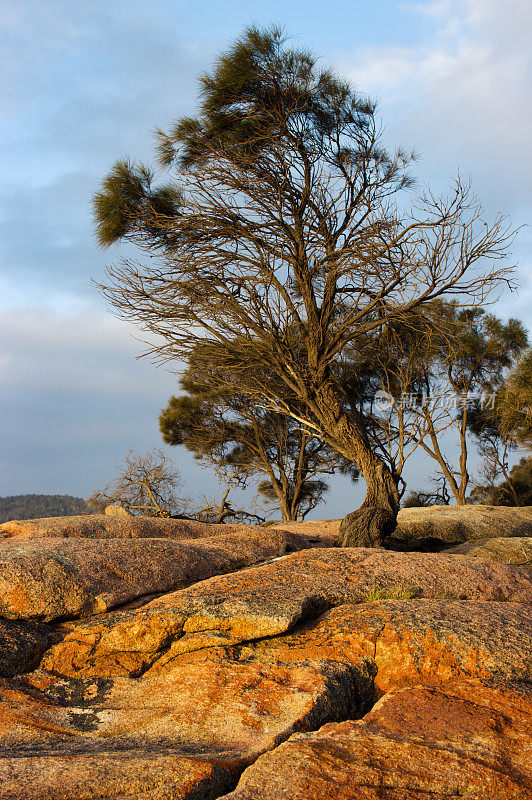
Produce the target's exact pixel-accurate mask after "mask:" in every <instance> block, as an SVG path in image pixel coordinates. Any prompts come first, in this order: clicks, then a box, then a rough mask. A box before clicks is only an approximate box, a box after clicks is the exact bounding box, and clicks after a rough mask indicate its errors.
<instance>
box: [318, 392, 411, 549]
mask: <svg viewBox="0 0 532 800" xmlns="http://www.w3.org/2000/svg"><path fill="white" fill-rule="evenodd" d="M313 405H314V406H315V410H316V412H317V414H316V415H317V417H318V419H319V420H320V423H321V424H322V426H323V431H324V433H326V435H327V438H328V441H329V442H330V444H331V445H333V446H334V447H335V448H336V449H337V450H338V452H340V453H342V455H344V456H345V457H346V458H348V459H350V460H351V461H353V462H354V463H355V464H356V465H357V466H358V468H359V469H360V471H361V473H362V475H363V476H364V478H365V480H366V486H367V491H366V497H365V499H364V502H363V503H362V505H361V506H360V508H358V509H357V510H356V511H353V512H351V513H350V514H348V515H347V516H346V517H344V519H343V520H342V523H341V525H340V535H341V538H342V547H380V546H381V545H382V542H383V540H384V538H385V537H386V536H389V535H390V534H391V533H393V531H394V530H395V526H396V523H397V514H398V512H399V491H398V487H397V482H396V481H395V479H394V477H393V475H392V473H391V472H390V470H389V468H388V466H387V465H386V463H385V462H384V461H383V460H382V459H381V458H380V457H379V456H378V455H377V454H376V453H375V452H374V451H373V450H372V448H371V445H370V442H369V439H368V436H367V434H366V430H365V427H364V424H363V421H362V420H361V419H360V418H358V416H357V414H356V412H351V413H349V415H348V414H347V413H346V411H345V408H344V403H343V398H342V395H341V393H340V391H339V390H338V389H337V387H336V386H335V385H334V383H333V382H332V381H324V382H323V383H322V385H321V386H320V387H319V388H318V389H317V390H316V393H315V396H314V398H313Z"/></svg>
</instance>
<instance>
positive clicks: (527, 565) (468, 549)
mask: <svg viewBox="0 0 532 800" xmlns="http://www.w3.org/2000/svg"><path fill="white" fill-rule="evenodd" d="M445 552H446V553H448V554H453V553H457V554H460V555H466V556H471V557H472V558H482V559H484V560H485V561H498V562H499V563H500V564H511V565H513V566H517V567H521V569H526V570H529V571H532V538H531V537H528V536H526V537H525V536H512V537H509V536H508V537H504V538H502V537H496V538H493V539H480V540H479V541H473V542H464V544H459V545H457V546H456V547H450V548H449V549H448V550H446V551H445Z"/></svg>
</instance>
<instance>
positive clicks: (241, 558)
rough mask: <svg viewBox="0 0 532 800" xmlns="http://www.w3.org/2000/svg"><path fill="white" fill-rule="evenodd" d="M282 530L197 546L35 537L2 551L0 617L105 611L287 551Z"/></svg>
mask: <svg viewBox="0 0 532 800" xmlns="http://www.w3.org/2000/svg"><path fill="white" fill-rule="evenodd" d="M285 549H286V537H285V536H284V535H283V534H282V533H281V532H280V531H262V530H261V531H259V532H257V530H256V529H254V530H251V531H249V530H245V532H243V533H231V534H229V535H226V536H221V535H220V536H216V537H214V538H211V539H208V538H205V539H201V540H198V541H191V540H187V541H181V542H179V541H173V540H171V539H100V540H98V539H81V538H79V539H74V538H70V539H51V538H44V539H32V540H29V541H25V542H19V541H6V542H4V543H3V545H2V546H1V547H0V616H2V617H6V618H8V619H27V620H43V621H50V620H54V619H59V618H69V617H79V616H88V615H90V614H97V613H101V612H105V611H107V610H108V609H110V608H114V607H116V606H118V605H121V604H124V603H127V602H128V601H130V600H133V599H134V598H138V597H141V596H145V595H153V594H155V593H160V592H168V591H171V590H172V589H177V588H179V587H182V586H188V585H189V584H191V583H194V582H196V581H201V580H203V579H205V578H208V577H210V576H211V575H218V574H220V573H226V572H230V571H231V570H236V569H241V568H242V567H245V566H247V565H249V564H254V563H257V562H258V561H262V560H264V559H266V558H273V557H275V556H279V555H281V554H282V553H284V551H285Z"/></svg>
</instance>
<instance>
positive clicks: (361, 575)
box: [43, 549, 532, 677]
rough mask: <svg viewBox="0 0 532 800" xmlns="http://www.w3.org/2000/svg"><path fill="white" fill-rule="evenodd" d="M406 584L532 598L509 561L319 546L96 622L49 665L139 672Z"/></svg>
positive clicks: (493, 597)
mask: <svg viewBox="0 0 532 800" xmlns="http://www.w3.org/2000/svg"><path fill="white" fill-rule="evenodd" d="M401 583H402V584H403V585H404V586H409V588H410V589H413V590H414V592H413V594H416V593H417V594H418V595H420V596H421V597H425V598H434V599H441V598H446V599H445V600H444V601H443V605H442V609H445V608H446V607H447V606H448V605H449V603H450V599H449V598H451V599H455V600H456V598H462V599H463V600H467V601H470V602H483V601H487V600H489V601H504V602H506V603H508V602H511V603H512V605H513V604H515V603H520V604H523V603H530V602H532V580H531V578H530V576H529V575H528V574H527V573H525V572H522V571H520V570H518V569H512V568H509V567H505V566H503V565H500V564H491V563H488V562H483V561H480V560H475V559H469V558H467V557H460V556H441V555H433V554H418V553H408V554H406V553H389V552H386V551H374V550H370V549H367V550H310V551H304V552H301V553H295V554H293V555H290V556H287V557H285V558H283V559H280V560H278V561H275V562H273V563H271V564H265V565H263V566H259V567H254V568H250V569H248V570H245V571H243V572H238V573H233V574H231V575H225V576H217V577H215V578H211V579H210V580H207V581H203V582H202V583H199V584H196V585H194V586H191V587H189V588H188V589H183V590H180V591H177V592H174V593H170V594H165V595H164V596H162V597H160V598H159V599H157V600H153V601H152V602H151V603H148V604H147V605H146V606H144V607H143V608H140V609H138V610H135V611H129V612H127V611H126V612H119V613H115V614H111V615H109V616H108V617H107V618H106V619H104V620H101V619H100V618H95V619H94V620H90V621H88V622H87V623H85V624H83V625H80V626H77V627H76V629H75V630H74V631H73V632H72V633H70V634H68V635H67V636H66V637H65V639H64V640H63V641H62V642H61V643H60V644H58V645H57V646H56V647H54V648H52V649H51V650H50V651H49V652H48V653H47V654H46V656H45V660H44V662H43V664H44V665H45V666H46V668H47V669H50V670H52V671H54V672H57V673H60V674H63V675H69V676H79V677H81V676H93V675H100V676H102V675H106V676H112V675H134V674H138V673H139V672H142V671H143V670H145V669H146V668H147V666H148V665H150V664H153V663H154V662H155V661H157V660H158V659H159V658H161V657H163V658H164V659H165V660H169V659H171V658H174V657H175V656H177V655H179V654H182V653H184V652H189V651H192V650H196V649H202V648H204V647H212V646H216V645H228V646H229V645H235V644H237V643H240V642H243V641H251V640H256V639H260V638H263V637H271V636H279V635H280V634H283V633H285V632H287V631H289V630H291V629H293V628H294V626H295V625H297V624H298V623H302V622H304V620H306V619H308V618H314V617H317V616H318V615H319V614H322V613H324V612H325V611H326V610H327V609H330V608H333V607H335V606H340V605H342V604H345V603H364V601H365V600H366V599H367V598H368V596H371V593H372V591H373V590H374V588H375V586H376V585H378V586H379V587H381V588H382V589H383V590H384V593H385V592H386V587H388V590H389V591H394V590H395V589H396V588H397V586H398V585H400V584H401ZM413 602H414V601H407V602H406V606H405V613H406V611H407V610H408V609H409V608H412V607H417V606H413V605H412V603H413ZM484 605H486V609H489V608H490V606H491V603H490V604H489V605H488V604H485V603H483V605H482V608H484ZM524 607H525V608H526V607H527V606H524ZM504 608H510V606H506V605H505V606H504ZM486 613H488V611H486Z"/></svg>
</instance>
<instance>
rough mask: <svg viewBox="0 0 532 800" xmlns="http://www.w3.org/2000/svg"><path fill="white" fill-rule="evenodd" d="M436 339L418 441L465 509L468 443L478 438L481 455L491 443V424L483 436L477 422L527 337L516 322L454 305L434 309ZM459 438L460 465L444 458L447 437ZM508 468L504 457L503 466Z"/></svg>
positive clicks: (426, 358)
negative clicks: (470, 439) (471, 439)
mask: <svg viewBox="0 0 532 800" xmlns="http://www.w3.org/2000/svg"><path fill="white" fill-rule="evenodd" d="M430 315H431V320H430V324H431V327H432V331H433V333H432V336H431V337H430V338H429V339H428V340H427V345H426V348H425V350H424V355H423V362H422V364H423V366H422V385H423V393H422V396H421V397H420V398H419V401H418V403H417V405H415V406H414V409H415V412H416V415H417V423H416V426H415V433H414V437H415V438H417V440H418V442H419V444H420V445H421V447H422V449H423V450H424V451H425V452H426V453H427V454H428V455H430V456H431V457H432V458H433V459H434V460H435V461H436V463H437V464H438V466H439V469H440V472H441V475H442V477H443V478H445V480H446V482H447V484H448V486H449V488H450V490H451V492H452V493H453V495H454V497H455V500H456V503H457V504H458V505H464V504H465V502H466V495H467V490H468V486H469V481H470V475H469V470H468V439H469V434H470V432H473V433H476V434H477V442H478V443H479V446H480V448H481V451H484V452H485V453H487V451H488V450H489V449H490V448H492V445H493V434H494V433H495V431H494V428H493V424H491V425H490V426H488V425H485V426H484V433H483V435H480V436H479V432H480V428H479V420H480V419H482V418H485V419H487V417H483V414H482V411H483V409H484V406H486V410H488V408H489V407H490V406H491V405H492V404H493V403H495V398H496V393H497V390H498V389H499V388H500V387H501V386H502V385H503V382H504V379H505V377H506V375H507V373H508V370H509V369H510V368H511V367H512V365H513V364H514V363H515V359H516V358H517V356H518V355H519V354H520V353H521V352H522V350H523V349H524V348H525V347H526V344H527V334H526V331H525V329H524V327H523V325H522V324H521V323H520V322H519V321H518V320H516V319H510V320H508V322H507V323H503V322H502V321H501V320H499V319H497V317H495V316H494V315H492V314H488V313H486V312H485V311H484V310H483V309H480V308H466V309H462V308H460V307H459V306H458V305H457V304H456V303H442V302H439V303H437V304H435V305H433V307H432V309H431V311H430ZM451 434H454V435H456V437H457V438H458V443H459V458H458V464H457V465H456V466H455V465H454V463H453V461H452V460H451V459H450V458H449V457H448V456H446V455H445V451H444V442H445V439H444V437H445V438H447V440H449V437H450V435H451ZM503 464H504V458H503V459H502V461H501V463H500V464H499V466H501V465H503Z"/></svg>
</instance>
